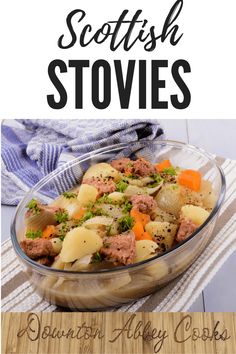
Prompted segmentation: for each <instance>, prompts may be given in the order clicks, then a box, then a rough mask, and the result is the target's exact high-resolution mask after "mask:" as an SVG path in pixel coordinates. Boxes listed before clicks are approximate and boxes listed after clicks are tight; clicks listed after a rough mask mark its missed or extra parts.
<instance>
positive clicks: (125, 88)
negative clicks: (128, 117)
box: [114, 60, 135, 108]
mask: <svg viewBox="0 0 236 354" xmlns="http://www.w3.org/2000/svg"><path fill="white" fill-rule="evenodd" d="M114 63H115V71H116V80H117V86H118V92H119V97H120V106H121V108H129V101H130V94H131V88H132V83H133V77H134V66H135V60H129V62H128V68H127V74H126V80H125V83H124V77H123V74H122V67H121V61H120V60H115V61H114Z"/></svg>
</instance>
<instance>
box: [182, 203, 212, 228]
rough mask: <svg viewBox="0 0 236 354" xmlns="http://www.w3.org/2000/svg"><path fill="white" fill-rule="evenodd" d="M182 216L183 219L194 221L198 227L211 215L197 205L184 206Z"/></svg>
mask: <svg viewBox="0 0 236 354" xmlns="http://www.w3.org/2000/svg"><path fill="white" fill-rule="evenodd" d="M181 214H182V216H183V217H186V218H187V219H190V220H192V221H193V222H194V224H196V225H201V224H203V223H204V221H205V220H206V219H207V218H208V216H209V215H210V213H209V212H208V211H206V210H205V209H203V208H201V207H199V206H195V205H184V206H183V207H182V208H181Z"/></svg>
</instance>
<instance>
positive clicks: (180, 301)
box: [2, 158, 236, 312]
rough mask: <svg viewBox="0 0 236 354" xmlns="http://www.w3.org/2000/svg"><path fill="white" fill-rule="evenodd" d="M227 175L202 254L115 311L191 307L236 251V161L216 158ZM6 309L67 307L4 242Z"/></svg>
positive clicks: (182, 309)
mask: <svg viewBox="0 0 236 354" xmlns="http://www.w3.org/2000/svg"><path fill="white" fill-rule="evenodd" d="M216 160H217V162H218V164H219V165H221V167H222V169H223V170H224V173H225V176H226V185H227V190H226V197H225V202H224V204H223V206H222V208H221V210H220V213H219V217H218V220H217V223H216V226H215V229H214V231H213V235H212V240H211V242H210V243H209V245H208V246H207V247H206V248H205V250H204V251H203V252H202V254H201V255H200V257H198V259H197V260H196V261H195V262H194V263H193V264H192V265H191V267H189V268H188V269H187V270H186V271H185V272H184V273H183V274H182V275H180V276H179V277H178V278H176V279H175V280H173V281H172V282H170V283H169V284H168V285H167V286H165V287H164V288H162V289H160V290H159V291H157V292H155V293H154V294H152V295H149V296H146V297H144V298H142V299H140V300H138V301H134V302H133V303H131V304H128V305H124V306H121V307H120V308H119V309H113V311H128V312H136V311H153V312H157V311H187V310H188V309H189V308H190V306H191V305H192V304H193V302H194V301H195V300H196V298H197V297H198V296H199V294H200V293H201V291H202V290H203V289H204V287H205V286H206V285H207V284H208V282H209V281H210V280H211V279H212V278H213V276H214V275H215V274H216V272H217V271H218V269H219V268H220V267H221V266H222V264H223V263H224V262H225V261H226V260H227V258H228V257H229V256H230V255H231V254H232V253H233V252H234V251H236V161H232V160H224V159H222V158H216ZM2 311H4V312H5V311H22V312H24V311H34V312H36V311H45V312H51V311H65V309H61V308H58V307H56V306H54V305H51V304H50V303H48V302H47V301H45V300H43V299H42V298H41V297H40V296H39V295H37V294H36V293H35V291H34V289H33V287H32V286H31V285H30V283H29V281H28V280H27V277H26V275H25V273H23V271H22V267H21V265H20V263H19V261H18V258H17V257H16V255H15V252H14V250H13V248H12V245H11V241H10V240H7V241H5V242H4V243H3V245H2Z"/></svg>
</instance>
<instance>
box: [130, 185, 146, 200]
mask: <svg viewBox="0 0 236 354" xmlns="http://www.w3.org/2000/svg"><path fill="white" fill-rule="evenodd" d="M136 194H147V191H146V190H145V189H144V188H141V187H137V186H131V185H129V186H128V187H127V188H126V190H125V195H126V196H127V197H132V195H136Z"/></svg>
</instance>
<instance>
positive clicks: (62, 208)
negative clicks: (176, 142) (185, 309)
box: [21, 157, 216, 301]
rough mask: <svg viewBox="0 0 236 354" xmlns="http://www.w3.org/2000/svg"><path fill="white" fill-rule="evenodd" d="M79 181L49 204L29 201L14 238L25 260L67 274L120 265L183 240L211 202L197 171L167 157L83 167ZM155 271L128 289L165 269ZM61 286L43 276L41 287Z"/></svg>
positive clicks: (206, 213) (210, 190)
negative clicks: (20, 237) (23, 225)
mask: <svg viewBox="0 0 236 354" xmlns="http://www.w3.org/2000/svg"><path fill="white" fill-rule="evenodd" d="M113 166H114V167H113ZM82 182H83V183H82V184H81V185H80V186H75V187H74V188H73V189H72V190H70V191H66V192H64V193H63V194H62V195H61V196H59V197H58V198H57V199H56V200H54V201H53V202H52V203H51V204H50V205H43V204H42V203H40V202H39V201H37V200H36V199H32V200H31V201H30V202H29V204H28V211H27V212H26V216H25V223H26V230H25V238H26V239H23V240H22V241H21V248H22V249H23V251H24V252H25V253H26V255H27V256H29V257H30V258H32V259H33V260H35V261H37V262H38V263H40V264H43V265H48V266H50V265H51V266H52V267H55V268H56V269H64V270H68V271H69V270H70V271H83V270H85V271H86V270H96V269H103V268H107V267H109V268H110V267H111V268H112V267H116V266H126V265H128V264H132V263H134V262H139V261H141V260H144V259H148V258H150V257H153V256H154V255H155V254H157V252H158V253H160V254H161V253H163V252H165V251H166V250H169V249H171V247H173V246H174V245H175V244H177V243H180V242H182V241H184V240H186V239H187V238H188V237H190V236H191V235H193V233H194V232H195V231H196V230H197V228H198V227H199V226H200V225H201V224H202V223H203V222H204V221H205V220H206V219H207V217H208V216H209V212H210V211H211V210H212V209H213V208H214V205H215V203H216V196H215V193H214V191H213V188H212V184H211V182H209V181H205V180H203V179H202V178H201V174H200V173H199V172H198V171H194V170H181V169H180V168H179V167H174V166H172V165H171V162H170V160H164V161H161V162H160V163H158V164H157V165H156V166H155V165H153V164H152V163H150V162H149V161H146V160H144V159H143V158H141V157H140V158H138V159H137V160H130V159H129V158H121V159H118V160H113V161H112V162H111V164H109V163H98V164H96V165H94V166H91V167H90V168H89V169H88V171H87V172H86V173H85V174H84V178H83V180H82ZM27 238H31V239H32V240H29V239H28V240H27ZM29 247H31V249H29ZM32 249H33V252H32ZM59 252H60V253H59ZM45 255H46V257H45ZM54 257H55V258H54ZM53 258H54V260H53ZM150 269H151V268H150ZM155 269H156V268H155V267H154V268H153V270H151V271H150V272H148V271H147V272H146V273H145V274H143V277H142V278H137V277H133V275H132V276H128V279H129V280H128V283H129V282H130V283H131V284H129V287H130V288H132V289H133V290H134V289H135V287H137V284H135V281H137V279H138V282H139V283H142V282H143V286H144V287H145V284H146V282H150V279H154V278H155V279H161V278H162V276H164V275H165V274H167V273H168V272H171V269H168V267H167V266H166V265H165V263H163V266H160V268H158V269H156V271H155ZM126 281H127V279H126V280H125V282H124V284H126ZM85 283H86V281H85ZM105 283H106V281H105V280H104V281H103V283H100V282H95V283H94V284H95V288H94V289H97V286H98V288H99V289H100V290H102V289H103V286H105ZM107 283H109V282H107ZM121 283H122V282H121ZM160 283H161V282H160ZM62 284H63V286H64V284H65V281H64V280H63V279H60V280H59V281H55V279H54V280H53V277H51V278H48V286H53V288H54V289H59V288H60V287H61V286H62ZM122 284H123V283H122ZM67 285H68V287H70V283H69V282H68V284H66V286H67ZM80 287H81V282H80V283H79V285H78V289H80ZM109 287H110V288H111V290H112V292H113V291H115V290H114V289H116V292H117V291H118V289H119V286H118V285H117V284H116V285H113V284H110V285H109ZM112 292H111V294H110V295H114V294H115V292H114V293H112ZM94 296H96V294H94ZM84 297H85V298H86V295H84ZM110 300H111V301H113V300H112V299H110Z"/></svg>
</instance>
